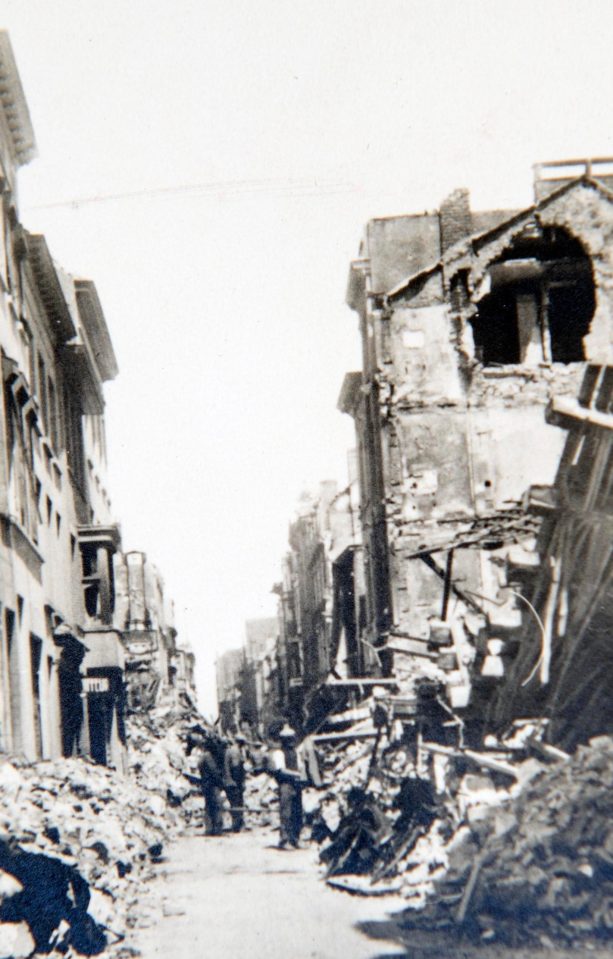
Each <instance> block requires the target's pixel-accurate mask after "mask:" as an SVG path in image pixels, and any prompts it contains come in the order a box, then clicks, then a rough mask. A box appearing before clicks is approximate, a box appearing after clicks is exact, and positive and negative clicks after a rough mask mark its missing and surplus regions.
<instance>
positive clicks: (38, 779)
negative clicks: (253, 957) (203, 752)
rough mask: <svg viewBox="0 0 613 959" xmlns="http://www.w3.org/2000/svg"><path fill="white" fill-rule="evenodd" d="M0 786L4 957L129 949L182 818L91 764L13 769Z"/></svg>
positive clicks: (5, 765)
mask: <svg viewBox="0 0 613 959" xmlns="http://www.w3.org/2000/svg"><path fill="white" fill-rule="evenodd" d="M0 781H1V782H2V791H1V793H0V955H3V956H9V955H10V956H14V957H17V956H20V955H24V956H27V955H29V954H30V953H31V952H32V951H33V950H34V949H36V951H37V952H47V953H48V952H50V951H52V952H54V953H55V952H57V953H58V954H59V953H65V952H66V950H67V949H69V948H71V949H73V950H74V951H76V952H78V953H81V954H85V955H95V954H98V953H100V952H101V951H102V950H103V949H105V948H106V947H109V946H112V945H113V944H115V943H118V942H120V941H121V940H122V939H123V938H124V936H125V932H126V930H127V929H128V928H129V926H130V925H131V911H132V906H133V904H134V903H135V901H136V899H137V896H138V891H139V886H140V885H141V884H142V882H143V880H146V878H147V877H148V875H149V874H150V869H151V863H152V862H155V861H156V860H157V859H159V857H160V856H161V854H162V848H163V841H164V839H165V838H166V836H167V835H168V831H169V828H171V829H172V827H173V826H174V825H176V816H175V814H174V813H173V812H172V810H171V811H169V810H168V809H167V808H166V804H165V803H160V801H159V797H158V796H157V795H155V794H152V793H149V792H148V791H145V790H144V789H142V788H141V787H140V786H138V785H137V784H136V783H134V782H131V781H130V780H128V779H126V778H124V777H121V776H118V774H117V773H116V772H114V771H113V770H110V769H107V768H106V767H103V766H96V765H93V764H92V763H89V762H86V761H85V760H83V759H62V760H59V761H55V762H51V761H44V762H38V763H34V764H27V763H26V762H25V761H20V760H17V759H12V760H9V759H4V760H3V761H2V762H1V763H0Z"/></svg>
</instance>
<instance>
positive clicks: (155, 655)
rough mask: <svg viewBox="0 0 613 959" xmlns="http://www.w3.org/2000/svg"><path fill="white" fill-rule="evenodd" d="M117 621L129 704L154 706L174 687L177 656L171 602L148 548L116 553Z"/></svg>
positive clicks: (144, 706) (133, 707)
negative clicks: (144, 550) (165, 593)
mask: <svg viewBox="0 0 613 959" xmlns="http://www.w3.org/2000/svg"><path fill="white" fill-rule="evenodd" d="M115 579H116V584H117V586H116V589H117V602H116V613H115V621H116V624H117V628H118V629H119V630H120V631H121V633H122V636H123V641H124V646H125V657H126V659H125V675H126V689H127V697H128V707H129V708H130V709H132V710H136V709H143V708H148V707H151V706H153V705H154V704H155V703H156V701H157V700H158V698H159V696H160V695H162V694H163V693H165V692H168V690H169V689H170V688H171V687H172V686H173V685H174V681H175V673H174V669H175V666H174V661H175V660H176V655H177V646H176V636H177V632H176V629H175V627H174V616H173V612H172V606H171V604H169V603H168V602H167V600H166V597H165V595H164V583H163V580H162V577H161V576H160V573H159V572H158V570H157V569H156V567H155V566H153V564H152V563H150V562H149V560H148V559H147V556H146V555H145V553H143V552H139V551H136V550H134V551H132V552H129V553H125V554H118V555H117V556H116V557H115Z"/></svg>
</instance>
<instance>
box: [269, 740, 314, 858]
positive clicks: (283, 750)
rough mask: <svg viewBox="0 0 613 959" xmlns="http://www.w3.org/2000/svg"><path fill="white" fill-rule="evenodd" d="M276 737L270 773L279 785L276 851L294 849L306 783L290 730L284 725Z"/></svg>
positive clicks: (298, 841) (297, 750) (297, 843)
mask: <svg viewBox="0 0 613 959" xmlns="http://www.w3.org/2000/svg"><path fill="white" fill-rule="evenodd" d="M277 736H278V739H279V748H278V749H274V750H273V751H272V755H271V772H272V775H273V776H274V778H275V779H276V781H277V783H278V786H279V849H287V847H288V846H293V848H294V849H296V848H297V847H298V845H299V843H300V832H301V830H302V786H303V784H305V783H306V782H307V773H306V768H305V763H304V759H303V757H302V754H301V752H300V748H299V746H298V745H297V742H296V733H295V731H294V730H293V729H292V727H291V726H289V725H288V724H287V723H285V724H284V725H283V727H282V728H281V729H280V730H279V732H278V734H277Z"/></svg>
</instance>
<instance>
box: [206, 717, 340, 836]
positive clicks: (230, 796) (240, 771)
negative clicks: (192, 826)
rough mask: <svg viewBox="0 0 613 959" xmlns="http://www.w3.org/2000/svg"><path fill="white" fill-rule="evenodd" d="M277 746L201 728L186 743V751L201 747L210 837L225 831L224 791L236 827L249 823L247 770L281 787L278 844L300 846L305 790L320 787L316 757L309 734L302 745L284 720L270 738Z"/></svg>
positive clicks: (234, 828) (239, 734) (279, 793)
mask: <svg viewBox="0 0 613 959" xmlns="http://www.w3.org/2000/svg"><path fill="white" fill-rule="evenodd" d="M272 738H273V739H274V740H275V742H274V744H272V745H271V744H258V743H253V742H252V743H249V744H248V741H247V739H246V737H245V736H244V735H243V734H242V733H240V732H239V733H237V734H236V735H234V736H233V737H231V738H230V739H223V738H222V737H220V736H219V735H217V734H216V733H213V732H206V731H205V730H201V734H200V736H199V737H198V738H196V739H194V738H193V737H192V738H191V739H190V740H189V741H188V753H189V752H191V751H192V750H193V749H194V748H196V747H198V748H199V749H200V756H199V763H198V771H199V773H200V777H199V785H200V788H201V790H202V795H203V797H204V811H205V827H206V832H207V835H209V836H218V835H220V834H221V833H222V831H223V793H224V792H225V794H226V797H227V800H228V803H229V806H230V815H231V819H232V831H233V832H240V831H241V830H242V829H243V828H244V826H245V806H244V793H245V781H246V777H247V771H248V770H250V771H253V772H257V773H267V774H269V775H270V776H272V777H273V778H274V779H275V781H276V783H277V786H278V796H279V848H280V849H287V848H297V847H298V846H299V843H300V833H301V831H302V825H303V809H302V790H303V788H304V787H305V786H307V785H313V786H316V787H319V786H321V784H322V783H321V777H320V773H319V765H318V762H317V756H316V753H315V749H314V747H313V744H312V742H311V740H310V739H309V738H308V737H307V738H306V739H304V740H303V741H302V743H300V744H298V738H297V735H296V732H295V730H294V729H292V727H291V726H289V725H288V724H287V723H285V724H284V725H283V726H282V727H281V728H280V729H279V730H278V732H276V734H275V736H274V737H272Z"/></svg>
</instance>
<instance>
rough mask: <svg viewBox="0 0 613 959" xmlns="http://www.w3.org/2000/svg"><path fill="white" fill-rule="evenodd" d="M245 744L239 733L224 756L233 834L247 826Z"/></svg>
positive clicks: (225, 785)
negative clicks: (245, 814) (245, 812)
mask: <svg viewBox="0 0 613 959" xmlns="http://www.w3.org/2000/svg"><path fill="white" fill-rule="evenodd" d="M245 742H246V740H245V737H244V736H243V734H242V733H238V734H237V735H236V736H235V737H234V742H231V743H230V744H229V745H228V746H227V748H226V752H225V755H224V767H223V785H224V789H225V792H226V796H227V797H228V802H229V803H230V815H231V817H232V832H240V831H241V829H242V828H243V826H244V825H245V816H244V792H245V756H244V748H245Z"/></svg>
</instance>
